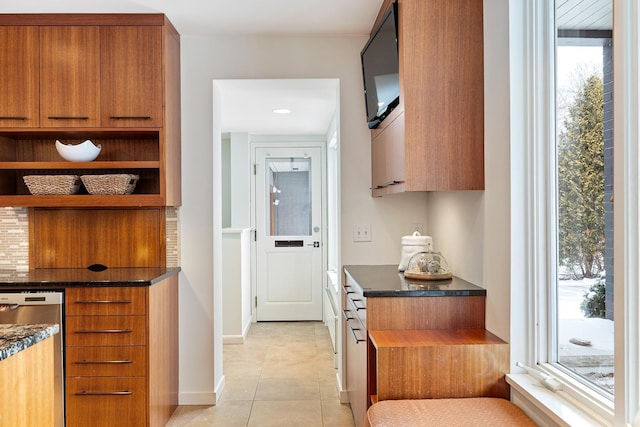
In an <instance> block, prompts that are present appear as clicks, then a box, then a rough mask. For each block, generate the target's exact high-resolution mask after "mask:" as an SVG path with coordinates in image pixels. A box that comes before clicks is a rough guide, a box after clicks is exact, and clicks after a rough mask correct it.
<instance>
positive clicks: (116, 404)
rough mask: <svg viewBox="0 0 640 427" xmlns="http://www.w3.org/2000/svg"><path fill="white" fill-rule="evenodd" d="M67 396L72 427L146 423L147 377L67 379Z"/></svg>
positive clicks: (69, 423)
mask: <svg viewBox="0 0 640 427" xmlns="http://www.w3.org/2000/svg"><path fill="white" fill-rule="evenodd" d="M66 398H67V399H66V418H67V425H69V426H83V427H103V426H104V427H112V426H118V427H125V426H126V427H139V426H144V425H147V415H146V414H147V412H146V409H145V407H146V402H147V396H146V390H145V379H144V378H67V382H66Z"/></svg>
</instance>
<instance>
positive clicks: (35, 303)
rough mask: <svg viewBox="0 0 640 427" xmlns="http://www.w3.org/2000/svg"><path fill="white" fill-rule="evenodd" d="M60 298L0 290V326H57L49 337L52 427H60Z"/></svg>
mask: <svg viewBox="0 0 640 427" xmlns="http://www.w3.org/2000/svg"><path fill="white" fill-rule="evenodd" d="M63 295H64V294H63V293H62V292H59V291H15V292H12V291H0V324H21V325H36V324H58V325H60V332H59V333H57V334H55V335H54V336H53V337H52V338H53V340H54V349H55V354H54V365H55V379H54V383H55V393H54V400H55V424H54V426H55V427H63V426H64V376H63V363H64V362H63V360H64V358H63V354H62V352H63V347H62V332H63V326H62V304H63V300H64V298H63Z"/></svg>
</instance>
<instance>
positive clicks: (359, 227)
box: [353, 224, 371, 242]
mask: <svg viewBox="0 0 640 427" xmlns="http://www.w3.org/2000/svg"><path fill="white" fill-rule="evenodd" d="M353 241H354V242H370V241H371V224H356V225H355V226H354V227H353Z"/></svg>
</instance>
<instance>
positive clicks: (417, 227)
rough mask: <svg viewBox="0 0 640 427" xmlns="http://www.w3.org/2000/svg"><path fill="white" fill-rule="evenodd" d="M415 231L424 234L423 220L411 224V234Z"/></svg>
mask: <svg viewBox="0 0 640 427" xmlns="http://www.w3.org/2000/svg"><path fill="white" fill-rule="evenodd" d="M415 231H417V232H418V233H420V234H421V235H423V236H424V226H423V225H422V223H421V222H414V223H413V224H411V234H413V233H414V232H415Z"/></svg>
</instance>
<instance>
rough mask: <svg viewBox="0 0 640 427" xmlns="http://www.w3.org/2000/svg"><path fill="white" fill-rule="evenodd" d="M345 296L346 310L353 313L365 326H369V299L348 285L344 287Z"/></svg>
mask: <svg viewBox="0 0 640 427" xmlns="http://www.w3.org/2000/svg"><path fill="white" fill-rule="evenodd" d="M342 291H343V292H344V294H345V307H344V308H345V310H349V311H351V313H353V315H354V316H356V317H357V318H358V319H359V320H360V322H362V324H363V325H366V324H367V298H365V297H364V296H362V294H360V293H359V292H357V291H355V290H354V288H353V287H351V286H349V285H348V284H347V285H345V286H343V287H342Z"/></svg>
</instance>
